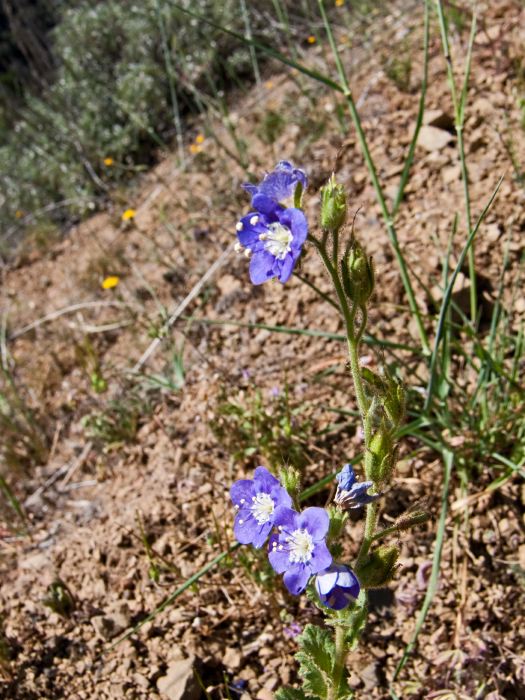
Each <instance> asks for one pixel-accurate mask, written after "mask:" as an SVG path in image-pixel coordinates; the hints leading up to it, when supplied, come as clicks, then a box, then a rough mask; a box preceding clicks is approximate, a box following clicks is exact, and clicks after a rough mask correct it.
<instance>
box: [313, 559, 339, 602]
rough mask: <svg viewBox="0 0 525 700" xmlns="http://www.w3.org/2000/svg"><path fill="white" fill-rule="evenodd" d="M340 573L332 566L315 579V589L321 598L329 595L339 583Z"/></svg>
mask: <svg viewBox="0 0 525 700" xmlns="http://www.w3.org/2000/svg"><path fill="white" fill-rule="evenodd" d="M337 576H338V572H337V571H335V567H334V566H331V567H330V568H329V569H327V570H326V571H320V572H319V573H318V574H317V576H316V579H315V588H316V590H317V593H318V594H319V595H320V596H323V595H328V593H330V591H331V590H332V588H333V587H334V586H335V584H336V581H337Z"/></svg>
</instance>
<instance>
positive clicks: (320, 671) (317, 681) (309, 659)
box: [295, 625, 335, 700]
mask: <svg viewBox="0 0 525 700" xmlns="http://www.w3.org/2000/svg"><path fill="white" fill-rule="evenodd" d="M299 643H300V647H301V648H300V651H299V652H298V653H297V654H296V657H295V658H296V659H297V661H298V662H299V664H300V668H299V675H300V676H301V678H302V679H303V686H304V689H305V690H306V692H307V693H312V694H313V695H314V697H316V698H321V700H324V699H325V698H327V697H328V692H329V689H330V686H331V678H332V670H333V659H334V658H335V645H334V642H333V641H332V637H331V635H330V632H328V631H327V630H325V629H322V628H321V627H316V626H315V625H306V627H305V628H304V632H303V633H302V634H301V636H300V637H299Z"/></svg>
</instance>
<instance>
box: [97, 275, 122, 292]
mask: <svg viewBox="0 0 525 700" xmlns="http://www.w3.org/2000/svg"><path fill="white" fill-rule="evenodd" d="M119 282H120V277H117V275H110V276H109V277H106V279H105V280H103V282H102V285H101V287H102V289H113V287H116V286H117V284H118V283H119Z"/></svg>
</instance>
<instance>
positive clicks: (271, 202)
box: [252, 192, 282, 220]
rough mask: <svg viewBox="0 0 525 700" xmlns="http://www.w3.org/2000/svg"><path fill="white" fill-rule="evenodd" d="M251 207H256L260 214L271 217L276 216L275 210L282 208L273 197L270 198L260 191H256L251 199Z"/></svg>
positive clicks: (274, 217)
mask: <svg viewBox="0 0 525 700" xmlns="http://www.w3.org/2000/svg"><path fill="white" fill-rule="evenodd" d="M252 207H253V208H254V209H257V211H258V212H260V213H261V214H265V215H266V216H269V217H271V218H272V219H274V220H275V219H276V218H277V212H278V211H279V210H282V207H281V206H280V205H279V203H278V202H277V201H276V200H275V199H271V198H270V197H268V196H267V195H265V194H263V193H262V192H260V193H259V192H258V193H257V194H256V195H255V196H254V197H253V199H252Z"/></svg>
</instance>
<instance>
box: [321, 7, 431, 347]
mask: <svg viewBox="0 0 525 700" xmlns="http://www.w3.org/2000/svg"><path fill="white" fill-rule="evenodd" d="M318 3H319V9H320V12H321V16H322V18H323V23H324V27H325V30H326V34H327V36H328V41H329V43H330V47H331V49H332V53H333V55H334V60H335V64H336V67H337V72H338V75H339V79H340V80H341V84H342V87H343V95H344V98H345V101H346V104H347V106H348V110H349V112H350V116H351V118H352V122H353V123H354V127H355V130H356V132H357V139H358V141H359V145H360V147H361V151H362V152H363V156H364V159H365V162H366V165H367V167H368V171H369V173H370V178H371V180H372V184H373V186H374V190H375V193H376V197H377V201H378V203H379V207H380V209H381V214H382V215H383V219H384V222H385V225H386V229H387V233H388V238H389V239H390V244H391V246H392V248H393V250H394V255H395V256H396V260H397V263H398V265H399V270H400V273H401V279H402V281H403V286H404V288H405V292H406V295H407V297H408V305H409V307H410V311H411V313H412V315H413V317H414V318H415V319H416V324H417V327H418V332H419V337H420V339H421V344H422V346H423V349H424V352H425V353H426V354H430V345H429V342H428V337H427V333H426V330H425V327H424V325H423V318H422V316H421V312H420V310H419V307H418V305H417V302H416V297H415V294H414V289H413V287H412V283H411V281H410V276H409V274H408V269H407V266H406V263H405V259H404V257H403V254H402V252H401V249H400V247H399V241H398V238H397V232H396V229H395V226H394V222H393V220H392V215H391V213H390V212H389V210H388V207H387V204H386V199H385V196H384V194H383V189H382V187H381V184H380V182H379V178H378V176H377V171H376V168H375V164H374V161H373V159H372V155H371V154H370V150H369V148H368V143H367V140H366V136H365V133H364V131H363V127H362V125H361V119H360V118H359V113H358V111H357V107H356V105H355V102H354V98H353V96H352V90H351V88H350V85H349V83H348V80H347V77H346V72H345V70H344V67H343V64H342V62H341V58H340V56H339V51H338V49H337V45H336V43H335V39H334V35H333V33H332V28H331V26H330V22H329V21H328V17H327V16H326V11H325V9H324V2H323V0H318Z"/></svg>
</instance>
